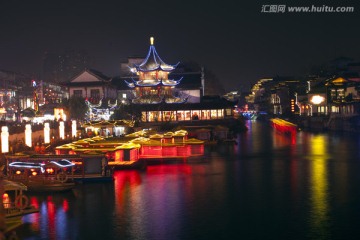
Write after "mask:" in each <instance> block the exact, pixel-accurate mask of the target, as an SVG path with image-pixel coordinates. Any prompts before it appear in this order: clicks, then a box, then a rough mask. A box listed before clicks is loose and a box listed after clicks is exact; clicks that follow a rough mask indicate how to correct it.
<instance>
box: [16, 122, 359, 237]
mask: <svg viewBox="0 0 360 240" xmlns="http://www.w3.org/2000/svg"><path fill="white" fill-rule="evenodd" d="M247 125H248V128H249V131H248V132H246V133H243V134H240V135H239V136H238V138H237V142H238V143H237V144H236V145H230V144H228V145H216V146H207V147H206V156H205V158H204V159H202V160H193V161H190V162H178V163H168V164H161V165H151V166H149V167H148V168H147V170H146V171H136V170H127V171H125V170H122V171H117V172H116V173H115V181H114V183H101V184H84V185H79V186H77V187H76V189H74V191H72V192H68V193H61V194H52V195H32V196H31V198H30V200H31V203H32V204H34V205H36V206H38V207H39V209H40V212H39V213H36V214H31V215H27V216H25V217H24V218H23V220H24V222H25V224H24V226H22V227H21V228H20V229H19V231H18V235H19V236H20V237H21V238H22V239H171V240H175V239H197V240H199V239H359V236H360V235H359V234H360V230H359V229H360V227H359V222H360V184H359V180H360V164H359V162H360V157H359V155H360V148H359V147H360V138H359V136H357V135H354V134H335V133H331V134H329V133H307V132H299V133H297V134H296V135H293V136H289V135H284V134H280V133H277V132H274V131H273V130H272V129H271V128H269V126H268V125H267V124H265V123H260V122H247Z"/></svg>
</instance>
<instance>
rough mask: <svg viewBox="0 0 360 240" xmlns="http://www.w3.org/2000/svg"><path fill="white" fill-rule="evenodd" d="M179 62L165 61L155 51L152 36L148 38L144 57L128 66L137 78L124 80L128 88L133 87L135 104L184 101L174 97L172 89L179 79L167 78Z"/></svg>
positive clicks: (184, 100)
mask: <svg viewBox="0 0 360 240" xmlns="http://www.w3.org/2000/svg"><path fill="white" fill-rule="evenodd" d="M178 64H179V63H177V64H175V65H170V64H167V63H165V62H164V61H163V60H162V59H161V58H160V56H159V54H158V53H157V51H156V49H155V46H154V38H153V37H151V38H150V48H149V52H148V54H147V56H146V58H145V59H144V60H143V62H142V63H140V64H134V66H132V67H130V70H131V72H132V73H134V74H136V75H137V78H136V79H135V78H132V79H131V81H126V83H127V85H128V86H129V87H130V88H133V89H134V90H135V91H134V94H135V98H134V99H133V100H132V102H133V103H135V104H157V103H161V102H165V103H184V102H186V100H187V99H186V98H180V97H175V96H174V93H173V90H174V88H175V86H177V85H178V84H179V83H180V81H181V79H182V78H180V79H178V80H174V79H169V74H170V73H171V72H172V71H173V70H175V68H176V67H177V65H178Z"/></svg>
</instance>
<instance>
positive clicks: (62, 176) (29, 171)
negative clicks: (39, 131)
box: [6, 159, 75, 192]
mask: <svg viewBox="0 0 360 240" xmlns="http://www.w3.org/2000/svg"><path fill="white" fill-rule="evenodd" d="M74 165H75V164H73V163H72V162H70V161H68V160H66V159H62V160H59V161H49V162H47V163H40V162H27V161H15V162H10V163H8V164H7V171H6V172H7V173H6V177H7V179H8V180H11V181H15V182H19V183H22V184H24V185H25V186H27V189H28V191H32V192H59V191H68V190H71V189H72V188H74V187H75V182H74V181H73V176H72V172H73V171H72V167H73V166H74Z"/></svg>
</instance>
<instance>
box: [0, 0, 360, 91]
mask: <svg viewBox="0 0 360 240" xmlns="http://www.w3.org/2000/svg"><path fill="white" fill-rule="evenodd" d="M357 2H358V0H353V1H347V0H338V1H321V0H313V1H307V0H298V1H285V2H284V1H283V0H276V1H275V0H273V1H266V0H262V1H255V0H248V1H247V2H245V1H238V0H230V1H229V0H216V1H215V0H206V1H205V0H191V1H190V0H182V1H181V0H172V1H171V0H169V1H164V0H138V1H135V0H132V1H123V0H117V1H105V0H104V1H98V3H96V2H90V1H88V2H86V1H75V0H74V1H65V0H64V1H57V0H50V1H49V0H48V1H40V0H29V1H18V0H11V1H10V0H5V1H1V3H0V31H1V35H0V69H2V70H9V71H17V72H25V73H32V74H35V75H38V74H40V72H41V64H42V57H43V55H44V52H46V51H48V52H54V53H60V54H61V53H63V52H64V51H65V50H67V49H74V50H85V51H87V52H88V54H89V55H90V56H91V57H92V58H93V59H94V61H95V66H94V68H95V69H96V70H99V71H102V72H103V73H104V74H106V75H109V76H115V75H118V74H119V69H120V66H119V65H120V62H121V61H122V60H124V59H126V57H128V56H132V55H140V56H145V54H146V53H147V51H148V47H149V38H150V36H154V37H155V46H156V49H157V51H158V53H159V55H160V56H161V57H162V59H163V60H164V61H165V62H167V63H170V64H175V63H177V62H178V61H180V62H186V61H195V62H198V63H199V64H201V65H203V66H204V67H206V68H207V69H209V70H210V71H212V72H213V73H214V74H215V75H217V77H218V78H219V80H220V81H221V82H222V83H223V85H224V86H225V88H226V89H227V90H232V89H234V88H239V87H241V86H242V87H244V88H246V89H244V90H247V88H248V87H249V86H250V85H249V84H250V83H253V82H255V81H256V80H257V79H259V78H262V77H268V76H274V75H281V76H299V75H301V74H303V73H306V71H308V70H309V68H310V67H311V66H313V65H320V64H322V63H324V62H327V61H329V60H332V59H334V58H336V57H339V56H346V57H351V58H354V59H355V60H357V61H360V27H359V24H360V6H359V3H357ZM263 5H286V7H288V6H300V7H301V6H303V7H306V6H311V5H315V6H323V5H325V6H334V7H337V6H351V7H354V8H355V10H354V12H353V13H289V12H285V13H262V12H261V9H262V6H263Z"/></svg>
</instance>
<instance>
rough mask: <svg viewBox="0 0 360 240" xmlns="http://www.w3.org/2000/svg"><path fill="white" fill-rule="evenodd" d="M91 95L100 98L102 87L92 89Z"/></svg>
mask: <svg viewBox="0 0 360 240" xmlns="http://www.w3.org/2000/svg"><path fill="white" fill-rule="evenodd" d="M90 97H91V98H93V99H100V89H91V90H90Z"/></svg>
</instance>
